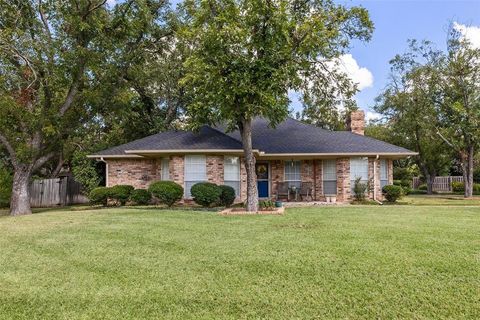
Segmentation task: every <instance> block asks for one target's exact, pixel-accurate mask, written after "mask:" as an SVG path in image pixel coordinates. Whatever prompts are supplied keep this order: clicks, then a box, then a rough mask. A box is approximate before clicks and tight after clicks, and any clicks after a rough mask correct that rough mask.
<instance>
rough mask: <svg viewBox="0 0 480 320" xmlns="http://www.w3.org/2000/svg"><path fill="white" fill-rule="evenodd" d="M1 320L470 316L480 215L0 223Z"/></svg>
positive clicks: (117, 213) (62, 214) (370, 210)
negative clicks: (54, 319)
mask: <svg viewBox="0 0 480 320" xmlns="http://www.w3.org/2000/svg"><path fill="white" fill-rule="evenodd" d="M0 234H1V237H0V270H1V272H0V318H1V319H4V318H5V319H34V318H37V319H53V318H64V319H92V318H93V319H124V318H131V319H139V318H151V319H169V318H175V319H198V318H203V319H211V318H220V319H228V318H230V319H237V318H269V319H272V318H276V319H292V318H323V319H325V318H343V319H344V318H350V319H357V318H365V319H371V318H381V319H391V318H416V319H427V318H435V319H441V318H444V319H447V318H450V319H453V318H455V319H458V318H471V319H478V318H479V317H480V303H479V302H480V240H479V239H480V208H473V207H456V208H454V209H452V207H426V206H424V207H414V206H388V207H387V206H370V207H353V206H352V207H315V208H304V209H289V210H287V213H286V214H285V215H283V216H219V215H217V214H215V213H211V212H194V211H185V212H182V211H178V210H177V211H168V210H139V209H104V210H96V211H95V210H91V211H48V212H45V213H40V214H34V215H32V216H25V217H13V218H12V217H6V216H4V217H0Z"/></svg>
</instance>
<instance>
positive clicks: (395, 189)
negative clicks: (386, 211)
mask: <svg viewBox="0 0 480 320" xmlns="http://www.w3.org/2000/svg"><path fill="white" fill-rule="evenodd" d="M382 191H383V195H384V196H385V199H387V201H388V202H396V201H397V200H398V199H400V198H401V197H402V195H403V189H402V187H400V186H395V185H388V186H385V187H383V189H382Z"/></svg>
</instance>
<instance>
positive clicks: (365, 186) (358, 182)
mask: <svg viewBox="0 0 480 320" xmlns="http://www.w3.org/2000/svg"><path fill="white" fill-rule="evenodd" d="M369 186H370V184H369V182H367V183H363V182H362V178H360V177H359V178H356V179H355V182H354V185H353V197H354V199H355V201H359V202H362V201H365V198H366V196H367V192H368V190H369Z"/></svg>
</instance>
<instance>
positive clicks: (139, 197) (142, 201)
mask: <svg viewBox="0 0 480 320" xmlns="http://www.w3.org/2000/svg"><path fill="white" fill-rule="evenodd" d="M151 200H152V194H151V193H150V192H149V191H148V190H145V189H135V190H133V191H132V194H131V195H130V201H132V202H133V203H135V204H138V205H147V204H149V203H150V201H151Z"/></svg>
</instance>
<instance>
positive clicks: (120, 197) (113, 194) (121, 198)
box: [109, 184, 135, 206]
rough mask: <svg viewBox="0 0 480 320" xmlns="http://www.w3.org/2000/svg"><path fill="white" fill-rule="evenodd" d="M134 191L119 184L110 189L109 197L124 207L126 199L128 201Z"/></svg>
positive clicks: (130, 187)
mask: <svg viewBox="0 0 480 320" xmlns="http://www.w3.org/2000/svg"><path fill="white" fill-rule="evenodd" d="M134 189H135V188H134V187H132V186H129V185H123V184H119V185H116V186H113V187H111V188H110V192H109V197H110V198H112V199H113V200H116V201H118V202H120V205H122V206H124V205H125V203H127V201H128V199H130V194H132V191H133V190H134Z"/></svg>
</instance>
